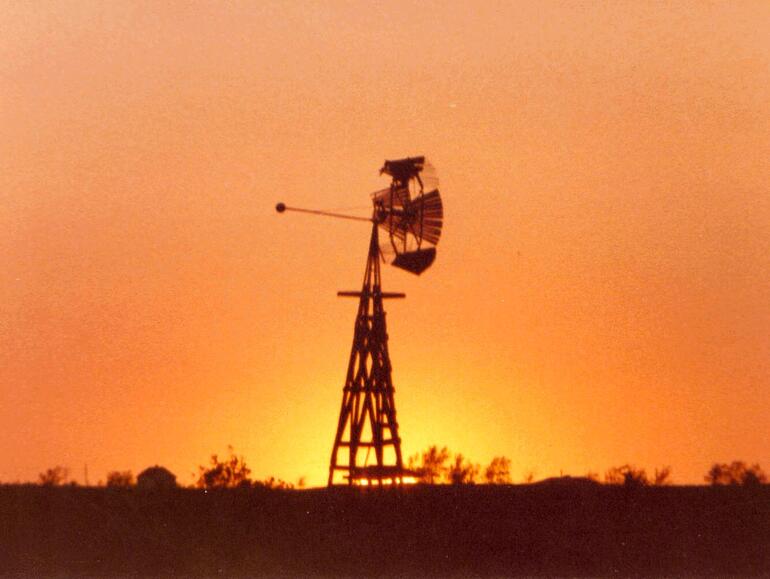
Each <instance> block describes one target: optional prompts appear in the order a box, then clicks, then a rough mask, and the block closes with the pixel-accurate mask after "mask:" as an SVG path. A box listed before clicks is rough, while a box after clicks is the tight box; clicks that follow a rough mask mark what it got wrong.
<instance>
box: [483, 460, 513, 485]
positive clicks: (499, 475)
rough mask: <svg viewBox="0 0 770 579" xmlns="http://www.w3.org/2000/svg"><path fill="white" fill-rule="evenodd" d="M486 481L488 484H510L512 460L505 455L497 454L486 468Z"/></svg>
mask: <svg viewBox="0 0 770 579" xmlns="http://www.w3.org/2000/svg"><path fill="white" fill-rule="evenodd" d="M484 481H485V482H486V483H487V484H498V485H499V484H510V482H511V461H510V459H508V458H506V457H504V456H496V457H495V458H493V459H492V462H490V463H489V466H488V467H487V468H486V469H485V470H484Z"/></svg>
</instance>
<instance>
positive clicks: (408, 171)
mask: <svg viewBox="0 0 770 579" xmlns="http://www.w3.org/2000/svg"><path fill="white" fill-rule="evenodd" d="M380 174H386V175H388V176H390V177H391V183H390V186H389V187H387V188H385V189H382V190H380V191H375V192H374V193H372V194H371V199H372V205H373V207H372V216H371V217H361V216H355V215H347V214H343V213H336V212H331V211H321V210H315V209H304V208H298V207H287V206H286V205H285V204H284V203H278V204H277V205H276V210H277V211H278V212H279V213H284V212H286V211H294V212H300V213H309V214H313V215H321V216H326V217H334V218H339V219H349V220H356V221H368V222H370V223H371V224H372V233H371V238H370V242H369V251H368V255H367V261H366V270H365V274H364V281H363V285H362V287H361V291H343V292H338V295H339V296H341V297H357V298H359V304H358V314H357V316H356V322H355V326H354V331H353V345H352V348H351V352H350V358H349V361H348V369H347V374H346V378H345V386H344V388H343V397H342V405H341V408H340V415H339V419H338V421H337V431H336V434H335V437H334V446H333V449H332V456H331V461H330V464H329V479H328V484H329V486H332V485H334V484H338V483H339V482H343V483H347V484H348V485H371V484H376V485H380V486H381V485H383V484H402V483H404V482H407V481H408V479H409V478H410V477H412V476H413V475H414V473H411V472H410V471H409V470H408V469H406V468H404V464H403V457H402V454H401V438H400V436H399V431H398V421H397V420H396V406H395V399H394V393H395V389H394V387H393V381H392V376H391V370H392V368H391V363H390V355H389V352H388V333H387V328H386V323H385V308H384V306H383V300H384V299H388V298H403V297H405V295H404V294H403V293H397V292H383V291H382V284H381V274H380V256H381V255H382V256H383V257H385V256H393V258H392V260H391V264H392V265H394V266H395V267H398V268H400V269H403V270H406V271H408V272H410V273H413V274H417V275H419V274H421V273H422V272H423V271H425V270H426V269H428V268H429V267H430V266H431V265H432V264H433V261H434V260H435V258H436V245H437V244H438V241H439V239H440V237H441V229H442V224H443V205H442V202H441V196H440V195H439V191H438V180H437V179H436V177H435V172H434V171H433V169H432V167H431V166H430V164H429V163H427V162H426V160H425V157H408V158H405V159H398V160H394V161H385V164H384V165H383V167H382V169H380ZM380 231H384V232H385V234H386V239H385V240H384V241H383V242H382V244H381V243H380V237H379V232H380ZM370 460H371V461H372V463H371V464H370Z"/></svg>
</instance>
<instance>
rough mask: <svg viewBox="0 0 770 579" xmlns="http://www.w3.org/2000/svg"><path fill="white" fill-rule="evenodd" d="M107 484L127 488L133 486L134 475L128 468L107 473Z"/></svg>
mask: <svg viewBox="0 0 770 579" xmlns="http://www.w3.org/2000/svg"><path fill="white" fill-rule="evenodd" d="M107 486H108V487H112V488H128V487H132V486H134V475H133V473H132V472H131V471H130V470H124V471H117V470H113V471H112V472H108V473H107Z"/></svg>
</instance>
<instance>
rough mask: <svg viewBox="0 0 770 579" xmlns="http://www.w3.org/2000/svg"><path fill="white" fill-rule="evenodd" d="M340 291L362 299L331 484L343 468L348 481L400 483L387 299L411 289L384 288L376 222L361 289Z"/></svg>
mask: <svg viewBox="0 0 770 579" xmlns="http://www.w3.org/2000/svg"><path fill="white" fill-rule="evenodd" d="M338 295H340V296H345V297H358V298H360V299H359V303H358V315H357V316H356V322H355V328H354V332H353V347H352V349H351V351H350V361H349V362H348V371H347V376H346V378H345V387H344V388H343V393H342V407H341V408H340V416H339V421H338V423H337V434H336V436H335V437H334V448H333V449H332V457H331V464H330V465H329V485H332V484H334V482H335V475H337V474H342V477H343V479H344V480H346V481H347V482H348V484H355V483H357V482H358V483H360V482H361V481H366V482H367V483H368V484H382V483H383V481H385V482H390V483H400V482H401V481H402V479H403V476H404V474H405V473H404V465H403V459H402V457H401V439H400V438H399V436H398V421H397V420H396V404H395V401H394V396H393V393H394V391H395V390H394V388H393V381H392V379H391V365H390V356H389V354H388V332H387V327H386V323H385V309H384V307H383V303H382V300H383V299H386V298H403V297H405V295H404V294H402V293H387V292H383V291H382V286H381V283H380V253H379V241H378V235H377V224H376V223H375V224H374V226H373V227H372V237H371V241H370V243H369V256H368V258H367V260H366V273H365V274H364V283H363V287H362V288H361V291H360V292H339V293H338ZM388 451H389V452H388ZM370 463H371V464H370Z"/></svg>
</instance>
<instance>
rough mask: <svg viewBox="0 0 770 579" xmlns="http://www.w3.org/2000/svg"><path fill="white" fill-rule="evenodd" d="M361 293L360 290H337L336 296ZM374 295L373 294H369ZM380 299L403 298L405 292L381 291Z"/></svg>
mask: <svg viewBox="0 0 770 579" xmlns="http://www.w3.org/2000/svg"><path fill="white" fill-rule="evenodd" d="M361 295H362V293H361V292H337V296H338V297H341V298H360V297H361ZM370 295H374V294H370ZM380 296H381V297H382V299H388V298H405V297H406V294H404V293H401V292H382V293H381V294H380Z"/></svg>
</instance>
